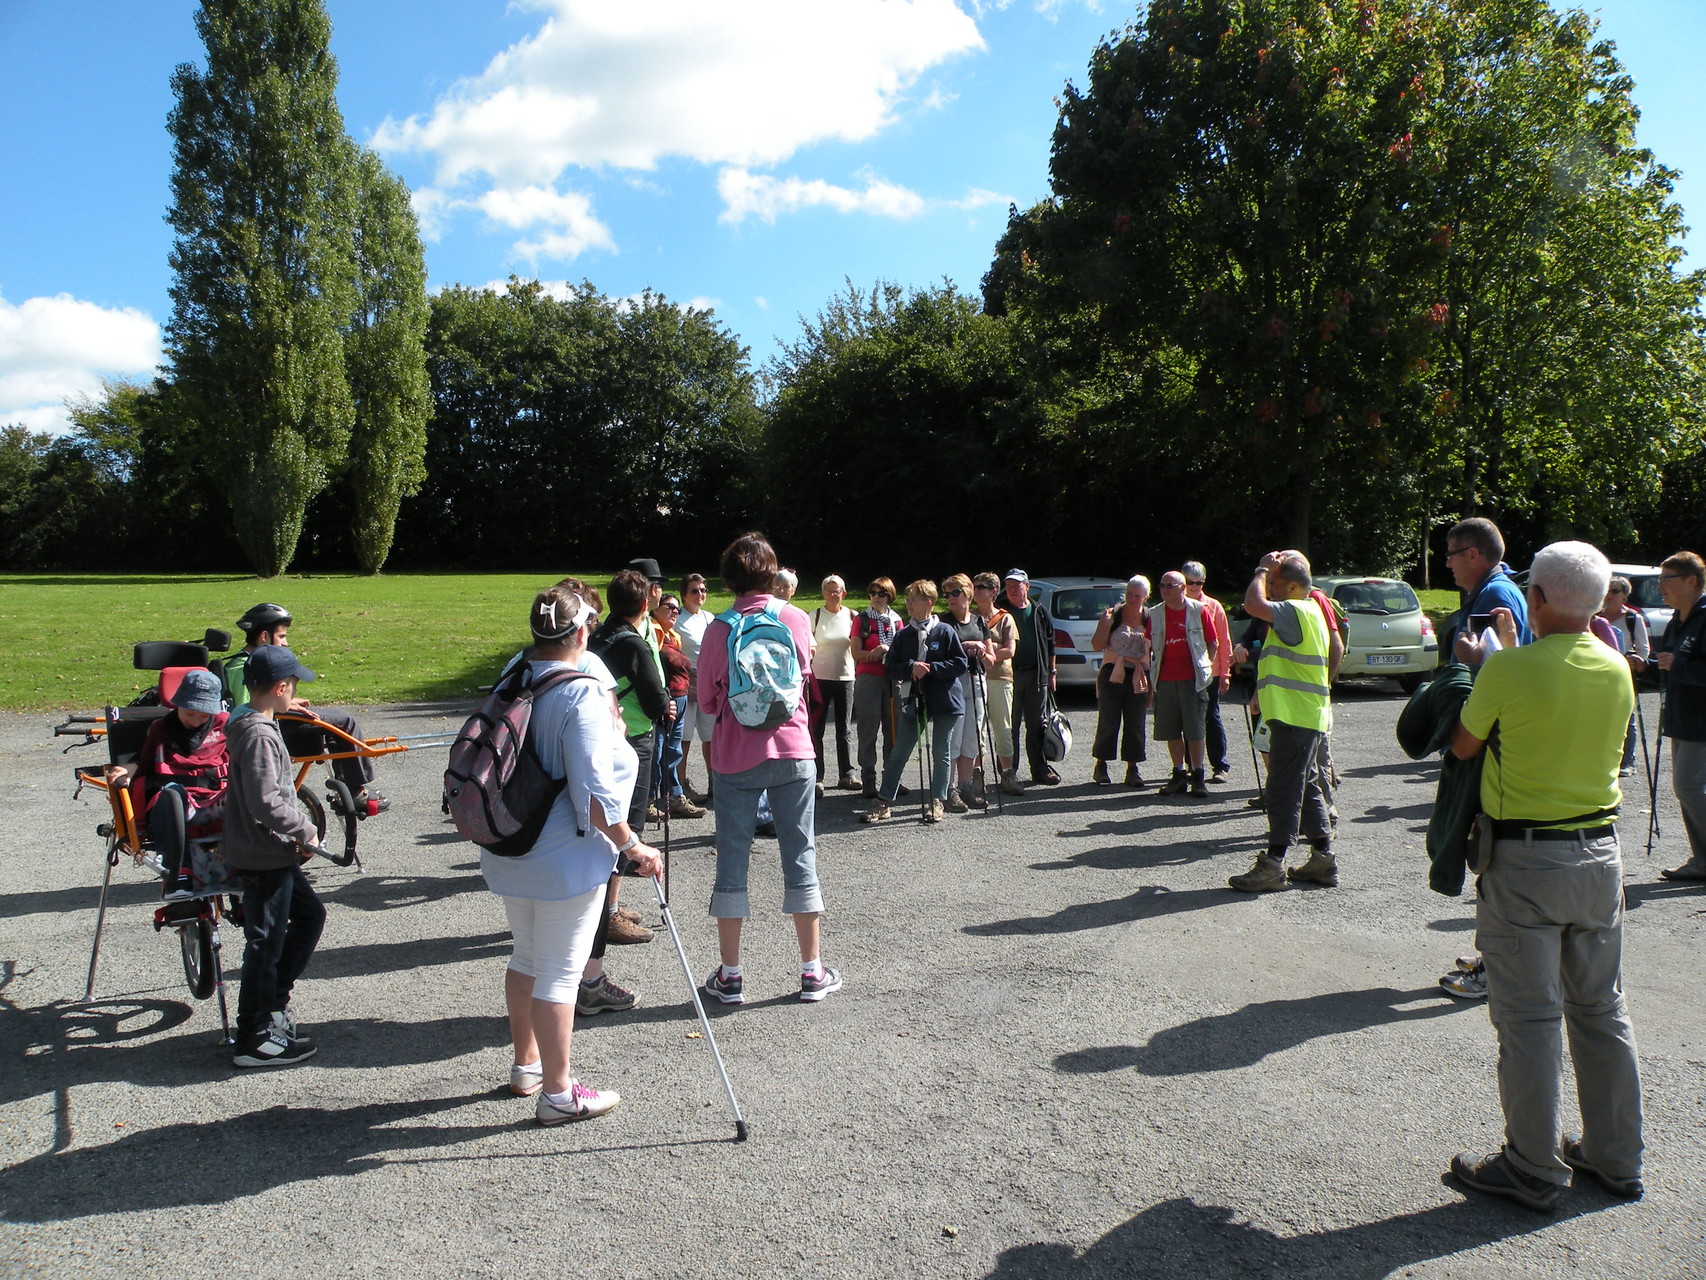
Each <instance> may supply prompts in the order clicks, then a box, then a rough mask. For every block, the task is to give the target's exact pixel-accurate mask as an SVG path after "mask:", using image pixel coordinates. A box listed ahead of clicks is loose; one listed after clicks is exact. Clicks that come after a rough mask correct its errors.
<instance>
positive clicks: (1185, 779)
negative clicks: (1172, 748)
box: [1160, 769, 1191, 796]
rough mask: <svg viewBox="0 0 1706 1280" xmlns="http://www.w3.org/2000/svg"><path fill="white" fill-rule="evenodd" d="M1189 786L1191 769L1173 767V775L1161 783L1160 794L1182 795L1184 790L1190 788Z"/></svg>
mask: <svg viewBox="0 0 1706 1280" xmlns="http://www.w3.org/2000/svg"><path fill="white" fill-rule="evenodd" d="M1190 786H1191V771H1190V770H1189V769H1175V770H1173V776H1172V777H1171V778H1168V779H1167V781H1165V782H1163V783H1162V784H1161V791H1160V794H1161V795H1164V796H1182V795H1184V794H1185V792H1186V791H1188V790H1190Z"/></svg>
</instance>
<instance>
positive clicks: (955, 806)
mask: <svg viewBox="0 0 1706 1280" xmlns="http://www.w3.org/2000/svg"><path fill="white" fill-rule="evenodd" d="M942 807H943V808H944V809H946V810H947V811H948V812H949V813H964V812H965V811H966V810H967V809H968V808H970V807H971V806H970V805H968V804H967V803H966V802H965V798H964V797H963V796H961V795H960V789H959V788H958V787H949V788H948V798H947V799H946V800H944V801H943V802H942Z"/></svg>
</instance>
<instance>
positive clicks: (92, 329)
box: [0, 0, 1706, 430]
mask: <svg viewBox="0 0 1706 1280" xmlns="http://www.w3.org/2000/svg"><path fill="white" fill-rule="evenodd" d="M1582 7H1584V8H1586V9H1588V11H1589V12H1590V13H1594V14H1596V15H1597V16H1598V17H1599V18H1600V21H1601V34H1602V35H1604V36H1605V37H1607V38H1610V39H1612V40H1614V41H1615V42H1616V44H1617V46H1618V52H1619V56H1620V57H1621V58H1622V60H1623V62H1624V65H1625V67H1626V68H1627V69H1628V70H1629V72H1630V74H1631V75H1632V76H1633V77H1634V80H1635V85H1636V89H1635V97H1636V101H1637V103H1638V104H1639V105H1640V106H1641V108H1642V113H1643V116H1642V125H1641V132H1640V141H1641V143H1642V144H1643V145H1645V146H1648V147H1650V148H1651V149H1652V150H1653V151H1654V152H1655V153H1656V154H1657V155H1658V157H1659V158H1660V159H1661V160H1662V161H1663V162H1665V163H1666V164H1668V165H1670V166H1671V167H1673V168H1677V169H1681V170H1682V171H1683V178H1682V180H1681V181H1680V182H1679V183H1678V186H1677V193H1676V195H1677V199H1678V200H1679V202H1680V203H1681V204H1682V206H1683V208H1684V209H1685V211H1686V210H1690V209H1693V210H1698V209H1699V208H1700V207H1701V205H1702V204H1706V176H1703V174H1706V141H1703V140H1702V134H1703V133H1706V131H1703V130H1701V129H1700V128H1699V125H1698V122H1699V120H1700V118H1701V112H1700V107H1699V104H1698V77H1699V72H1698V65H1699V63H1700V61H1701V58H1702V55H1703V54H1706V0H1600V2H1599V3H1597V4H1596V3H1587V4H1585V5H1583V6H1582ZM194 8H195V6H194V4H193V3H191V0H147V2H146V3H144V2H143V0H0V58H3V65H5V66H6V68H7V74H6V76H5V77H0V121H3V122H4V124H3V127H4V133H3V135H0V136H3V138H4V141H3V142H0V191H3V192H4V193H5V198H4V199H3V200H0V423H9V422H21V423H24V424H26V425H28V426H30V427H32V428H35V429H38V430H57V429H60V428H62V427H63V425H64V423H65V416H64V411H63V401H64V400H65V398H66V397H67V396H75V395H79V394H87V393H89V392H92V391H94V390H96V389H97V388H98V386H99V379H100V378H101V377H102V376H124V377H144V376H147V375H148V374H149V373H150V372H151V371H152V369H153V367H154V365H155V364H156V363H157V361H158V359H159V326H160V325H161V324H163V322H164V321H165V319H166V317H167V314H168V311H169V305H170V304H169V300H168V296H167V289H168V286H169V285H170V272H169V270H168V268H167V264H166V255H167V251H168V249H169V248H170V244H171V236H170V232H169V229H168V228H167V226H166V224H165V222H164V213H165V209H166V204H167V200H168V180H169V176H170V167H171V153H170V148H169V142H168V138H167V135H166V131H165V120H166V114H167V112H168V111H169V110H170V108H171V105H172V99H171V89H170V76H171V72H172V69H173V67H174V66H176V65H177V64H178V63H181V62H186V61H197V60H198V59H199V58H200V56H201V53H202V50H201V46H200V43H199V41H198V40H197V38H196V34H195V28H194V25H193V22H192V15H193V13H194ZM327 8H328V11H329V13H330V14H331V18H332V24H333V35H332V49H333V52H334V53H335V54H336V55H337V58H338V61H339V64H340V71H341V84H340V91H339V100H340V102H341V105H342V108H343V111H344V116H345V123H346V125H347V127H348V129H349V131H350V133H351V134H352V135H354V136H355V137H356V138H358V139H361V140H362V141H364V142H368V143H370V144H372V145H376V146H378V147H379V148H380V150H381V151H382V154H383V155H384V157H385V159H386V161H387V162H388V163H389V164H390V165H391V167H392V168H393V169H394V170H396V171H397V172H398V173H399V174H401V175H402V177H403V178H404V180H405V181H406V182H407V183H408V184H409V186H410V188H411V189H412V190H413V191H414V192H415V198H416V203H417V208H418V209H419V210H420V212H421V215H422V222H423V230H424V231H425V232H426V233H427V266H428V270H429V272H430V274H431V279H432V283H433V286H434V287H441V286H443V285H446V284H467V285H484V284H487V283H489V282H494V281H501V280H503V279H504V278H505V277H507V276H508V275H510V274H511V273H514V274H518V275H521V276H524V277H530V278H531V277H537V278H539V279H541V280H544V281H546V282H548V283H550V284H551V285H553V287H565V285H566V284H573V283H576V282H579V281H580V280H582V279H586V280H590V281H591V282H592V283H593V284H594V285H595V286H597V287H598V288H599V289H601V290H602V291H604V292H605V293H608V294H612V295H616V296H625V295H629V294H637V293H639V292H640V291H641V290H643V289H645V288H648V287H649V288H651V289H653V290H655V291H658V292H661V293H663V294H664V295H665V296H667V297H669V298H670V299H672V300H674V301H676V302H682V303H689V302H691V303H694V304H697V305H701V306H709V307H711V308H713V309H714V310H715V312H716V315H717V317H718V319H719V320H720V321H721V322H722V323H723V324H725V325H726V326H727V327H728V328H729V329H730V330H732V331H733V332H735V333H736V334H738V335H739V336H740V338H741V339H742V341H744V342H745V343H746V344H747V345H748V346H749V347H750V349H751V356H752V360H753V362H754V364H755V365H759V366H762V365H763V364H764V363H766V362H767V361H768V360H769V359H770V357H771V356H773V355H774V354H775V352H776V350H777V344H778V342H779V341H783V342H785V341H791V340H792V339H793V338H794V337H795V336H796V335H797V333H798V331H799V318H800V317H801V316H802V315H804V316H807V317H811V316H815V315H816V313H817V312H818V310H819V309H820V308H821V307H822V305H823V304H824V303H825V301H826V300H827V299H828V298H829V297H830V296H831V295H832V294H834V293H835V292H837V291H838V290H839V289H840V288H841V287H842V282H843V280H844V278H850V279H851V280H853V281H854V282H855V283H856V284H858V285H861V286H865V287H868V286H869V285H871V284H872V283H873V282H874V281H876V280H877V279H879V278H881V279H887V280H893V281H897V282H899V283H901V284H904V285H909V286H918V285H927V284H931V283H934V282H936V281H939V280H941V279H942V278H943V277H948V278H951V279H952V280H954V281H955V282H956V283H957V284H959V285H960V286H961V287H962V288H965V289H970V290H975V289H976V288H977V286H978V283H979V281H980V279H981V278H982V275H983V272H984V270H985V269H986V268H987V267H988V265H989V259H990V254H991V251H992V249H993V246H994V242H995V239H996V237H997V236H998V235H999V234H1000V232H1001V228H1002V226H1003V223H1004V219H1005V215H1006V209H1007V203H1008V201H1009V200H1012V201H1015V202H1017V203H1018V204H1019V205H1020V206H1021V207H1024V206H1025V205H1027V204H1029V203H1031V202H1032V201H1034V200H1036V199H1038V198H1039V197H1041V196H1042V195H1044V194H1046V192H1047V184H1048V151H1049V135H1050V131H1051V129H1052V127H1053V124H1054V118H1055V110H1054V105H1053V98H1054V96H1055V95H1056V94H1057V93H1059V91H1060V89H1061V86H1062V85H1063V84H1064V83H1065V82H1066V81H1067V80H1069V79H1081V77H1082V71H1083V68H1084V66H1085V64H1086V62H1087V61H1088V58H1089V53H1090V50H1091V49H1092V47H1093V46H1094V45H1095V43H1096V41H1097V39H1098V38H1100V37H1101V36H1102V35H1104V34H1105V33H1107V32H1108V31H1110V30H1112V29H1114V28H1117V27H1119V26H1122V25H1123V24H1124V23H1125V22H1126V21H1127V20H1128V19H1129V18H1130V17H1131V15H1132V14H1133V13H1135V12H1136V5H1135V3H1131V4H1118V5H1116V4H1093V3H1088V2H1087V0H1040V2H1039V0H1007V2H1005V3H997V2H995V0H723V2H722V3H714V2H712V0H517V2H516V3H505V2H504V0H327ZM1703 234H1706V230H1703ZM1693 239H1694V238H1693V237H1691V238H1690V242H1689V243H1690V247H1691V248H1692V247H1693ZM1699 260H1700V259H1699V258H1698V257H1697V256H1696V257H1695V258H1694V259H1693V261H1699Z"/></svg>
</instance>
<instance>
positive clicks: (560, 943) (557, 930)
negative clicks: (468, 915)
mask: <svg viewBox="0 0 1706 1280" xmlns="http://www.w3.org/2000/svg"><path fill="white" fill-rule="evenodd" d="M606 887H607V886H606V885H602V884H601V885H599V886H598V887H597V888H594V889H589V890H587V892H585V893H583V894H581V895H580V896H579V897H578V898H559V899H555V900H552V901H543V902H542V901H540V900H538V899H536V898H505V899H504V900H503V904H504V914H505V915H507V916H508V917H509V931H510V934H511V936H513V937H514V938H515V951H514V953H513V954H511V956H510V958H509V968H510V971H511V972H512V973H521V974H525V975H526V976H528V977H529V978H532V979H533V998H534V999H535V1000H545V1001H549V1002H550V1003H551V1004H573V1003H574V1002H575V994H576V991H577V989H578V988H579V986H580V980H581V970H583V969H585V968H586V962H587V959H588V957H590V956H591V955H592V938H593V935H594V934H595V933H597V932H598V920H599V916H600V915H601V914H602V912H603V910H604V891H605V889H606Z"/></svg>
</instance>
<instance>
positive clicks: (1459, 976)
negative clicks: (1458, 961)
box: [1439, 964, 1487, 1000]
mask: <svg viewBox="0 0 1706 1280" xmlns="http://www.w3.org/2000/svg"><path fill="white" fill-rule="evenodd" d="M1439 989H1440V990H1441V991H1443V992H1445V994H1446V995H1448V996H1455V997H1457V999H1459V1000H1485V999H1486V998H1487V966H1486V965H1484V964H1483V965H1480V966H1478V967H1476V968H1474V969H1453V970H1452V971H1451V972H1450V973H1448V974H1446V975H1445V976H1444V977H1443V978H1441V979H1440V980H1439Z"/></svg>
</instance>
